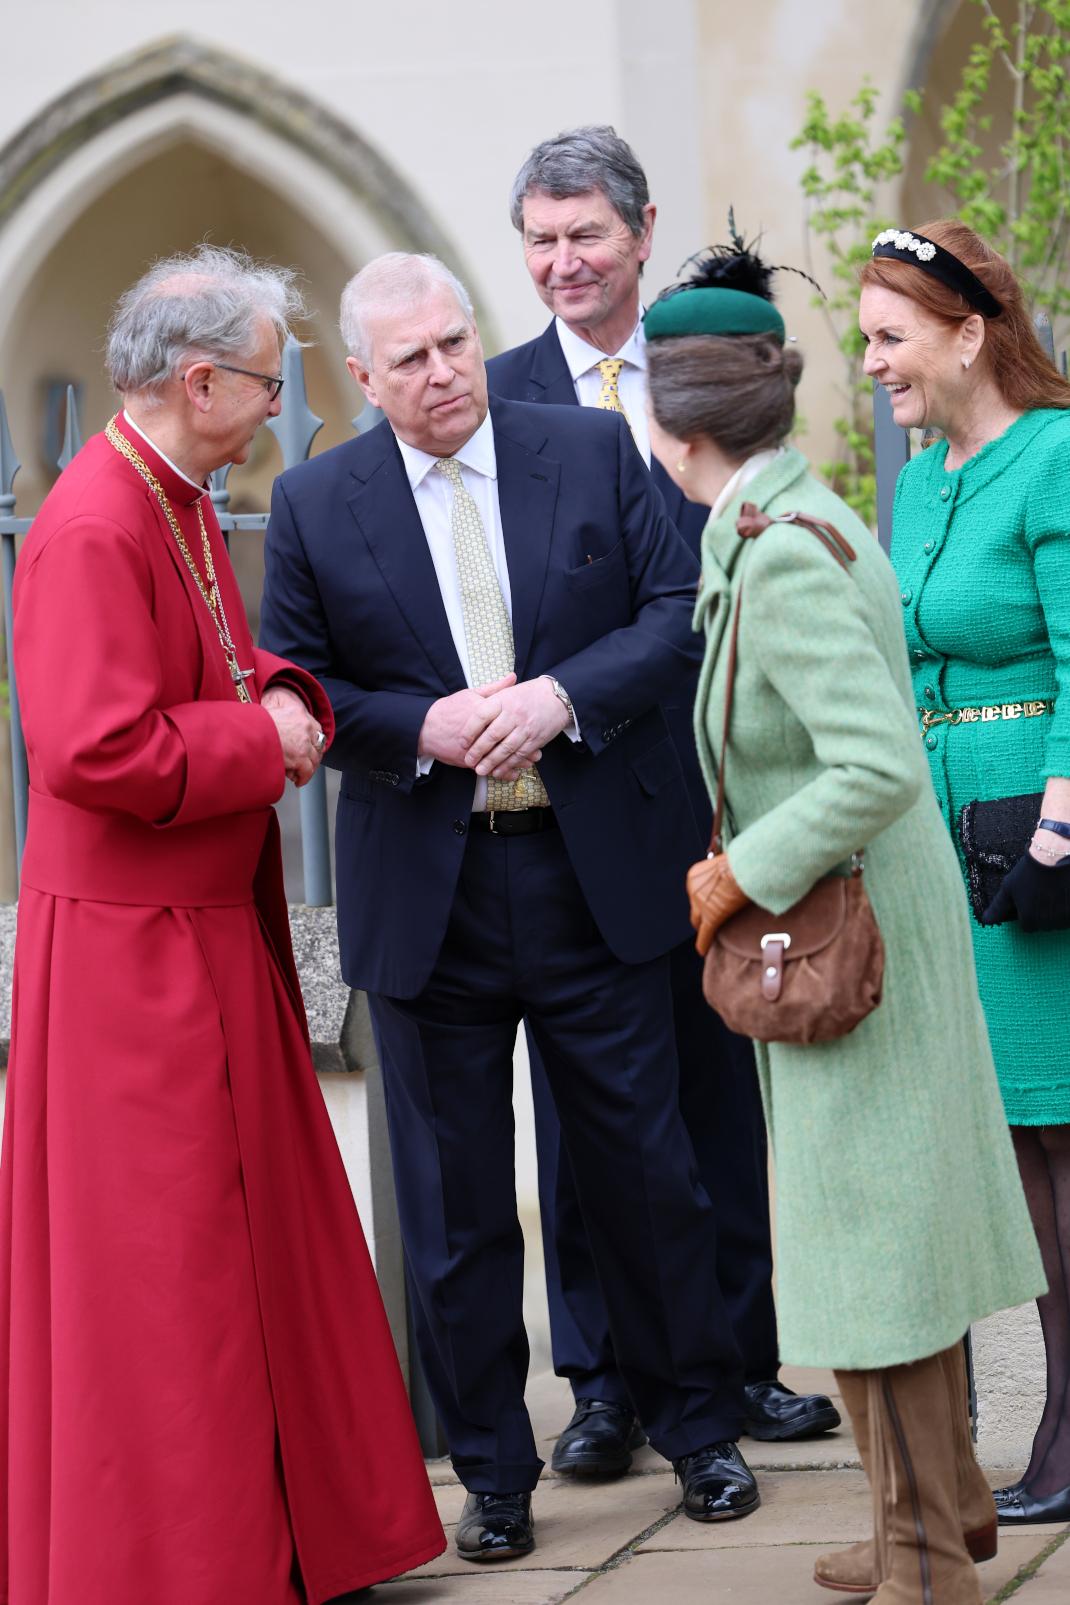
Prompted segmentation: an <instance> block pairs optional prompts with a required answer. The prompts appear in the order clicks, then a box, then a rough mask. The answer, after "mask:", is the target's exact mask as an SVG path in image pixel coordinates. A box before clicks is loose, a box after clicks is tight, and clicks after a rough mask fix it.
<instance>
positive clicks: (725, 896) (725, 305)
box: [646, 288, 1042, 1605]
mask: <svg viewBox="0 0 1070 1605" xmlns="http://www.w3.org/2000/svg"><path fill="white" fill-rule="evenodd" d="M748 302H749V303H751V305H749V306H748V305H747V304H746V303H748ZM646 333H647V340H648V342H649V352H648V361H649V367H648V379H649V385H650V399H651V410H652V414H653V417H652V444H653V448H654V450H655V452H657V454H658V456H659V458H660V459H661V461H662V462H663V463H664V465H665V467H666V469H667V470H668V472H669V473H670V475H671V476H672V477H673V479H674V480H675V481H676V483H677V484H678V485H679V486H680V487H681V489H682V490H683V491H684V492H685V494H687V495H689V496H691V497H692V498H693V499H695V500H696V501H697V500H702V501H707V502H709V503H710V504H711V506H712V513H711V518H710V522H709V524H708V525H707V528H706V532H705V535H704V537H703V566H702V578H701V584H700V589H699V595H698V603H697V607H696V613H695V623H696V628H700V629H704V630H705V631H706V637H707V648H706V657H705V663H704V667H703V671H702V676H701V680H700V684H699V692H698V699H697V703H696V709H695V727H696V732H697V737H698V746H699V754H700V757H701V758H702V761H703V766H704V770H705V773H706V778H707V782H708V784H709V786H710V789H711V792H712V791H713V790H714V789H715V786H716V779H717V773H716V771H717V764H718V762H719V753H720V741H721V725H722V718H723V710H724V698H725V682H726V677H727V658H728V651H729V635H730V629H729V620H730V617H731V613H732V610H733V608H734V606H735V602H736V600H737V598H738V597H739V595H740V591H741V588H742V590H743V592H744V596H743V603H742V611H741V622H740V629H739V640H738V656H737V663H736V678H735V700H734V708H733V715H732V725H731V733H730V736H729V742H728V750H727V758H726V762H725V787H726V799H727V821H728V829H727V831H726V840H727V844H728V845H727V854H726V856H725V855H722V856H721V857H720V858H717V859H714V860H713V862H712V864H711V865H703V866H698V867H697V870H698V880H699V881H700V882H701V881H708V882H712V886H710V885H708V886H707V887H706V890H705V892H703V891H701V890H700V891H699V894H698V896H697V904H696V899H695V898H694V897H693V917H694V918H695V920H696V923H697V924H698V925H700V926H701V927H702V929H701V931H700V941H702V940H708V937H709V936H710V935H711V934H712V931H713V929H714V928H715V926H716V924H717V923H719V922H720V920H721V919H723V918H724V917H726V916H727V915H728V914H731V913H732V912H734V911H735V910H736V909H738V908H739V907H741V906H744V905H745V904H746V903H747V902H755V903H757V904H759V905H761V906H763V907H765V908H766V909H769V910H770V911H771V912H772V913H773V914H774V915H778V914H782V913H784V912H785V911H786V910H788V909H789V908H790V907H791V906H792V905H793V904H794V903H796V902H797V901H798V900H799V899H800V898H801V897H803V896H804V895H805V893H806V892H808V891H809V890H810V888H811V887H812V886H813V885H814V883H815V882H816V881H817V880H818V879H819V878H820V877H821V876H822V875H825V874H827V873H829V872H830V871H834V870H837V869H840V870H842V869H844V868H845V867H846V863H847V861H848V860H849V858H850V855H851V853H852V851H853V850H854V849H856V848H859V847H865V848H866V885H867V888H868V891H869V894H870V898H871V901H872V903H873V907H874V911H875V913H876V917H877V920H878V923H879V925H880V927H881V932H882V935H883V938H884V943H885V948H886V969H885V979H884V995H883V1000H882V1002H881V1004H880V1005H879V1007H878V1008H877V1009H876V1010H875V1011H874V1012H873V1013H872V1014H870V1015H869V1016H868V1017H867V1018H866V1019H865V1020H864V1021H863V1022H862V1023H861V1024H860V1025H859V1026H858V1027H857V1028H856V1029H855V1031H854V1032H852V1033H851V1034H850V1035H849V1036H846V1037H843V1038H841V1039H840V1040H838V1041H834V1042H827V1043H823V1044H812V1045H806V1046H804V1045H797V1044H790V1043H772V1044H769V1045H762V1044H759V1045H758V1050H757V1051H758V1063H759V1073H760V1077H761V1084H762V1095H763V1100H764V1103H765V1111H766V1119H767V1123H768V1128H769V1136H770V1140H771V1143H772V1147H773V1155H774V1162H775V1170H776V1185H777V1243H776V1250H777V1286H778V1302H779V1310H778V1314H779V1319H780V1326H781V1346H782V1351H783V1354H784V1358H785V1359H786V1360H789V1361H791V1362H793V1363H795V1364H799V1365H810V1366H817V1365H831V1366H833V1367H835V1369H836V1372H837V1377H838V1381H839V1384H840V1390H841V1393H842V1395H843V1398H844V1402H845V1404H846V1405H847V1408H848V1410H849V1411H850V1414H851V1417H852V1422H853V1425H854V1428H855V1432H856V1436H857V1439H858V1442H859V1445H860V1447H861V1449H862V1452H863V1458H864V1462H865V1464H866V1468H867V1471H868V1472H869V1474H870V1479H871V1482H872V1483H873V1486H874V1492H875V1505H876V1515H877V1522H878V1544H877V1551H876V1553H875V1552H874V1547H873V1546H872V1545H865V1546H857V1548H856V1549H855V1550H853V1551H851V1552H850V1555H849V1557H848V1562H847V1563H846V1569H842V1568H840V1569H838V1566H837V1561H838V1557H831V1558H828V1560H829V1564H828V1565H827V1566H825V1574H824V1575H822V1569H821V1567H822V1563H819V1571H818V1581H821V1582H827V1583H829V1584H830V1585H831V1586H835V1587H837V1588H844V1587H846V1588H848V1589H851V1588H854V1587H856V1586H861V1587H862V1588H864V1589H865V1591H866V1592H872V1590H873V1589H874V1588H876V1587H877V1584H878V1582H879V1583H880V1587H879V1590H878V1593H877V1600H878V1601H879V1602H880V1605H915V1602H916V1605H923V1602H924V1601H926V1600H927V1599H930V1598H935V1599H936V1600H938V1601H939V1602H940V1605H977V1602H979V1601H980V1599H981V1593H980V1590H979V1586H978V1583H977V1578H976V1572H975V1569H974V1567H973V1565H972V1562H971V1559H970V1554H971V1553H976V1554H977V1555H978V1556H980V1555H987V1554H990V1553H992V1552H993V1548H992V1544H993V1538H994V1531H995V1519H994V1509H993V1506H992V1500H991V1496H990V1494H989V1492H988V1489H987V1484H986V1483H985V1481H984V1478H983V1476H982V1475H981V1473H980V1471H979V1469H978V1467H977V1465H976V1461H975V1460H974V1458H973V1454H972V1450H971V1447H970V1442H969V1432H968V1426H967V1423H966V1418H965V1398H964V1386H963V1373H962V1366H961V1358H960V1357H961V1339H962V1336H963V1334H964V1332H965V1331H966V1330H967V1328H968V1327H969V1325H970V1323H971V1322H972V1321H974V1320H977V1319H979V1318H980V1317H981V1316H984V1315H987V1314H989V1313H990V1312H992V1311H994V1310H998V1309H1001V1308H1003V1307H1005V1306H1007V1305H1012V1304H1017V1303H1020V1302H1022V1301H1023V1300H1025V1299H1027V1298H1030V1297H1032V1296H1033V1295H1035V1293H1036V1292H1037V1291H1038V1289H1039V1288H1040V1286H1041V1285H1042V1275H1041V1269H1040V1263H1039V1256H1038V1255H1037V1251H1036V1246H1035V1243H1034V1242H1033V1236H1032V1232H1031V1230H1030V1226H1029V1219H1028V1215H1027V1212H1026V1208H1025V1203H1024V1200H1023V1197H1022V1190H1021V1185H1020V1182H1019V1180H1018V1175H1017V1170H1016V1166H1015V1163H1014V1155H1013V1151H1012V1148H1011V1143H1010V1139H1009V1135H1008V1132H1007V1127H1006V1124H1005V1121H1004V1119H1003V1115H1002V1107H1001V1104H1000V1098H999V1090H998V1087H997V1084H996V1079H995V1074H994V1071H993V1067H992V1059H991V1055H990V1052H989V1048H988V1042H987V1035H986V1031H985V1023H984V1018H983V1015H982V1013H981V1008H980V1004H979V1001H978V997H977V987H976V982H975V980H974V976H973V968H972V963H971V955H970V942H969V932H968V923H967V917H966V911H965V908H964V906H963V899H962V890H961V879H960V876H959V872H958V865H957V863H956V860H955V855H954V852H953V851H952V849H951V845H950V843H949V841H948V838H947V832H946V830H945V829H944V826H943V822H942V820H941V818H940V814H939V810H938V808H937V806H936V801H935V798H934V796H933V793H932V789H931V787H930V785H929V783H928V776H927V770H926V765H925V761H924V754H923V752H922V750H921V747H920V743H919V741H918V735H917V724H916V716H915V714H914V706H913V690H912V687H911V683H910V674H909V668H908V664H907V659H906V652H905V648H904V644H903V631H902V608H901V606H900V603H899V591H898V587H897V585H896V582H895V579H894V576H893V574H892V571H891V568H890V566H889V564H888V561H887V559H886V558H885V556H884V554H883V553H882V552H881V550H880V549H879V547H878V546H877V544H876V542H875V541H874V540H873V538H872V537H871V536H870V534H869V532H868V531H867V530H866V529H865V528H864V526H863V525H862V524H861V523H860V522H859V521H858V519H857V518H856V517H855V515H854V514H853V513H851V511H850V510H849V509H848V508H847V507H846V506H845V504H844V503H843V502H842V501H840V500H839V498H837V497H836V496H834V495H833V494H832V492H831V491H829V490H828V489H826V488H825V487H824V486H822V485H821V484H820V483H819V482H818V481H817V480H815V479H814V478H813V476H812V475H811V474H810V472H809V470H808V467H807V463H806V461H805V459H804V458H803V457H802V456H801V455H800V454H799V453H798V452H797V451H794V450H791V449H789V448H786V447H784V446H783V445H782V444H781V442H782V441H783V439H784V437H785V436H786V435H787V433H788V431H789V429H790V427H791V423H792V419H793V412H794V393H793V392H794V383H795V381H796V380H797V378H798V373H799V370H800V368H801V362H800V359H799V357H798V354H797V352H795V351H794V350H793V349H792V348H791V347H790V346H788V347H787V348H785V347H784V345H783V324H782V322H781V320H780V317H779V314H778V313H777V312H776V309H775V308H773V307H772V306H771V305H770V304H769V303H768V302H767V301H765V300H764V299H761V298H760V296H759V295H755V294H753V293H747V292H746V291H743V290H738V289H734V288H728V289H725V288H711V289H707V288H695V289H690V290H684V291H682V292H679V293H676V294H672V295H668V296H666V297H665V298H664V299H663V300H660V301H658V302H656V303H655V305H654V306H653V307H652V308H651V310H650V312H648V314H647V318H646ZM744 502H749V503H754V504H755V505H756V506H757V508H758V509H760V510H761V511H763V512H765V513H767V514H769V515H771V516H772V517H774V518H775V517H777V516H778V515H780V514H783V513H789V512H803V513H807V514H812V515H816V516H817V517H818V518H822V519H826V520H828V521H830V522H831V523H833V524H834V525H836V526H837V528H838V529H839V530H840V531H841V533H842V534H843V535H844V536H845V537H846V538H847V540H848V541H849V542H850V543H851V545H852V546H853V547H854V549H855V552H856V554H857V556H856V560H855V561H854V562H853V563H851V564H849V565H848V570H847V571H845V570H844V569H841V568H840V567H839V565H838V564H837V563H836V562H835V561H834V560H833V558H832V557H831V556H830V554H829V553H828V551H827V550H826V549H825V548H824V546H823V545H822V543H821V542H819V541H818V540H817V539H815V538H814V537H813V536H812V535H811V534H809V533H807V532H806V531H804V530H802V529H800V528H798V527H797V526H795V525H792V524H777V523H773V524H771V525H770V526H769V527H768V528H767V529H765V530H764V532H763V533H762V534H761V535H760V536H759V537H758V538H757V539H756V540H746V541H745V540H743V539H741V538H740V536H739V535H738V534H737V531H736V520H737V518H738V516H739V513H740V509H741V506H742V504H743V503H744ZM695 873H696V872H693V875H694V874H695ZM707 894H708V895H707ZM911 1362H914V1363H911ZM893 1440H894V1444H895V1447H893ZM892 1464H894V1465H895V1467H896V1471H897V1473H898V1478H897V1480H898V1487H899V1500H898V1503H897V1504H896V1506H895V1509H894V1511H893V1512H892V1514H891V1519H890V1521H888V1522H887V1523H886V1522H885V1516H886V1515H887V1514H888V1505H889V1503H890V1502H891V1501H890V1494H889V1492H888V1490H889V1488H890V1487H891V1485H892V1483H893V1482H894V1481H895V1480H896V1479H895V1478H893V1477H892V1476H891V1475H890V1474H889V1473H890V1470H891V1465H892ZM909 1488H913V1489H914V1491H915V1493H916V1495H917V1497H918V1499H920V1501H921V1503H922V1507H923V1511H924V1516H925V1531H924V1536H923V1539H919V1537H918V1532H917V1526H916V1524H915V1522H914V1519H913V1513H912V1510H911V1504H910V1495H909V1493H908V1491H907V1490H908V1489H909ZM881 1578H883V1579H884V1580H883V1581H881ZM934 1578H935V1580H936V1584H937V1585H938V1587H937V1592H936V1593H935V1595H933V1594H932V1592H931V1590H932V1587H933V1579H934ZM926 1579H928V1581H926ZM926 1588H928V1589H929V1592H928V1593H926Z"/></svg>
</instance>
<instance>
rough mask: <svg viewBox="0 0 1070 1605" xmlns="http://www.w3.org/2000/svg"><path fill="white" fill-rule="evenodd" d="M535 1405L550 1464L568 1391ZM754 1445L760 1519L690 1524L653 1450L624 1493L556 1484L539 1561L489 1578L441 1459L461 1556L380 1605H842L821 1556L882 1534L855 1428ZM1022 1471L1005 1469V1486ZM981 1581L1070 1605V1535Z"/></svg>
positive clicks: (620, 1488) (385, 1595)
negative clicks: (825, 1578) (469, 1543)
mask: <svg viewBox="0 0 1070 1605" xmlns="http://www.w3.org/2000/svg"><path fill="white" fill-rule="evenodd" d="M784 1379H785V1381H786V1382H787V1383H788V1384H789V1385H790V1386H792V1387H795V1388H796V1389H798V1390H800V1391H816V1390H821V1391H823V1392H827V1393H833V1392H834V1384H833V1380H832V1376H831V1373H829V1372H821V1371H817V1372H815V1371H792V1370H791V1369H790V1368H786V1369H785V1372H784ZM528 1402H529V1405H530V1408H531V1413H532V1419H533V1421H534V1423H535V1432H536V1439H537V1441H538V1443H539V1445H540V1452H541V1454H542V1456H543V1458H544V1459H545V1460H546V1461H547V1462H549V1459H550V1450H551V1449H552V1447H553V1439H554V1434H555V1433H556V1432H557V1431H558V1430H559V1428H560V1427H561V1426H562V1425H563V1423H564V1422H565V1421H567V1420H568V1417H569V1414H570V1413H571V1401H570V1395H569V1392H568V1389H567V1387H566V1386H564V1384H562V1383H561V1382H559V1381H558V1379H557V1378H556V1377H554V1376H553V1375H551V1374H549V1373H547V1374H544V1375H542V1376H539V1377H536V1378H534V1379H533V1381H532V1384H531V1386H530V1388H529V1390H528ZM742 1447H743V1450H744V1453H745V1454H746V1456H747V1459H748V1461H749V1462H750V1464H751V1465H752V1466H753V1467H754V1469H755V1470H756V1471H757V1472H758V1473H759V1482H760V1485H761V1491H762V1505H761V1508H760V1509H759V1510H758V1511H756V1512H755V1514H754V1515H753V1516H748V1517H746V1518H745V1519H744V1520H742V1521H731V1522H719V1523H714V1524H712V1525H709V1526H707V1525H704V1524H702V1523H700V1522H693V1521H689V1520H688V1519H687V1517H686V1516H683V1515H681V1514H680V1513H679V1510H678V1502H679V1493H678V1489H677V1486H676V1482H675V1479H674V1477H673V1474H672V1469H671V1467H668V1466H667V1465H666V1463H665V1461H664V1460H662V1459H661V1458H660V1457H659V1456H658V1455H656V1454H655V1453H654V1451H653V1450H652V1449H649V1448H647V1449H643V1450H641V1451H640V1452H639V1453H638V1454H637V1455H636V1457H635V1462H634V1465H633V1468H632V1471H631V1472H630V1473H629V1475H628V1476H627V1477H624V1478H622V1479H621V1480H620V1481H618V1482H612V1483H583V1482H576V1481H574V1480H573V1479H570V1478H565V1477H555V1476H553V1475H551V1474H550V1473H549V1471H547V1472H544V1473H543V1478H542V1481H541V1482H540V1484H539V1487H538V1490H537V1491H536V1494H535V1499H534V1511H535V1521H536V1527H535V1536H536V1540H537V1547H536V1549H535V1552H534V1553H533V1554H532V1555H530V1556H529V1557H528V1558H527V1559H526V1560H520V1561H510V1562H507V1563H502V1564H499V1565H496V1566H484V1567H479V1566H474V1565H472V1564H471V1563H470V1562H466V1561H462V1560H458V1559H457V1558H456V1554H455V1552H454V1550H453V1547H452V1527H453V1523H454V1522H456V1520H457V1517H458V1515H459V1514H460V1510H461V1506H462V1505H463V1503H464V1489H463V1488H461V1487H460V1486H459V1485H458V1483H457V1480H456V1478H455V1477H454V1476H453V1473H452V1471H451V1469H450V1467H449V1463H448V1462H445V1461H431V1462H429V1465H428V1470H429V1472H430V1474H431V1480H432V1482H433V1483H434V1485H435V1497H436V1499H437V1501H438V1506H439V1511H440V1513H441V1516H442V1521H443V1524H444V1525H445V1528H446V1535H447V1537H448V1538H450V1539H451V1544H450V1548H449V1549H448V1550H447V1551H446V1553H445V1554H444V1555H443V1556H442V1557H441V1558H440V1559H439V1560H437V1561H433V1562H431V1564H430V1565H428V1566H425V1567H423V1568H422V1569H421V1570H420V1571H418V1572H411V1573H410V1574H409V1575H408V1576H407V1577H404V1578H402V1579H399V1580H398V1581H397V1582H393V1583H386V1584H382V1585H380V1587H378V1588H377V1589H375V1590H374V1591H373V1594H372V1596H371V1601H372V1605H376V1602H377V1605H561V1602H562V1601H564V1600H573V1599H575V1600H576V1601H577V1605H720V1602H721V1601H731V1602H732V1605H833V1602H834V1601H835V1600H836V1598H837V1596H836V1595H835V1594H833V1593H830V1592H829V1591H828V1590H826V1589H823V1588H818V1587H816V1586H815V1584H814V1583H813V1581H812V1576H811V1574H812V1570H813V1563H814V1557H815V1555H817V1554H819V1553H820V1552H821V1551H822V1550H823V1549H827V1548H831V1547H834V1546H835V1545H837V1544H843V1543H850V1542H852V1541H853V1540H854V1539H856V1538H862V1537H864V1536H866V1535H867V1534H868V1533H869V1532H870V1531H871V1524H870V1506H869V1495H868V1491H867V1489H866V1483H865V1478H864V1476H863V1474H862V1472H861V1470H860V1469H859V1463H858V1456H857V1453H856V1452H855V1447H854V1444H853V1442H852V1441H851V1438H850V1435H849V1432H848V1430H847V1428H846V1426H845V1427H844V1428H842V1429H841V1430H840V1431H839V1432H838V1433H834V1434H832V1435H831V1436H826V1437H825V1438H820V1439H817V1440H816V1441H814V1442H812V1443H808V1444H805V1443H804V1444H757V1443H751V1442H750V1440H749V1439H745V1440H744V1442H743V1445H742ZM1020 1469H1021V1468H1020V1467H1016V1468H1014V1469H1013V1472H1008V1470H1007V1469H1006V1468H998V1467H993V1468H992V1470H991V1479H992V1482H993V1484H994V1485H998V1484H999V1483H1001V1482H1009V1481H1011V1480H1013V1477H1014V1476H1016V1475H1017V1474H1018V1472H1019V1471H1020ZM980 1575H981V1579H982V1583H983V1586H984V1591H985V1599H986V1600H987V1601H990V1602H993V1605H994V1602H997V1601H998V1602H1000V1605H1002V1602H1003V1601H1005V1600H1012V1599H1013V1601H1014V1605H1070V1528H1067V1527H1033V1528H1030V1529H1029V1530H1028V1531H1027V1532H1026V1533H1015V1534H1012V1535H1010V1536H1008V1537H1003V1538H1001V1542H1000V1552H999V1555H998V1556H997V1557H996V1559H995V1560H992V1561H988V1562H987V1563H986V1564H985V1565H984V1566H982V1567H981V1568H980ZM840 1597H848V1596H840ZM937 1605H939V1601H938V1602H937Z"/></svg>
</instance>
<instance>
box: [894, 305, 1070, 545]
mask: <svg viewBox="0 0 1070 1605" xmlns="http://www.w3.org/2000/svg"><path fill="white" fill-rule="evenodd" d="M1033 326H1034V328H1035V329H1036V331H1037V336H1038V338H1039V340H1040V343H1041V345H1042V346H1043V347H1044V349H1045V351H1046V352H1047V353H1048V355H1049V357H1050V358H1051V360H1052V362H1055V360H1056V358H1055V334H1054V331H1053V329H1052V326H1051V319H1050V318H1049V317H1048V314H1047V313H1046V312H1038V313H1037V314H1036V316H1035V318H1034V319H1033ZM1059 366H1060V367H1061V368H1062V371H1063V373H1064V375H1065V373H1066V371H1067V362H1066V352H1065V351H1064V352H1063V354H1062V357H1061V359H1060V360H1059ZM910 454H911V441H910V430H909V429H900V427H899V425H898V424H897V423H896V421H895V419H894V418H893V417H892V404H891V401H890V400H889V399H888V392H887V391H886V390H885V388H884V386H883V385H881V384H878V383H876V381H874V385H873V455H874V459H875V472H876V476H877V538H878V540H879V541H880V543H881V545H882V546H883V547H884V550H885V551H886V552H890V551H891V549H892V504H893V502H894V501H895V482H896V480H897V479H898V478H899V470H900V469H901V468H903V467H904V466H905V465H906V464H907V463H908V462H909V461H910Z"/></svg>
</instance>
